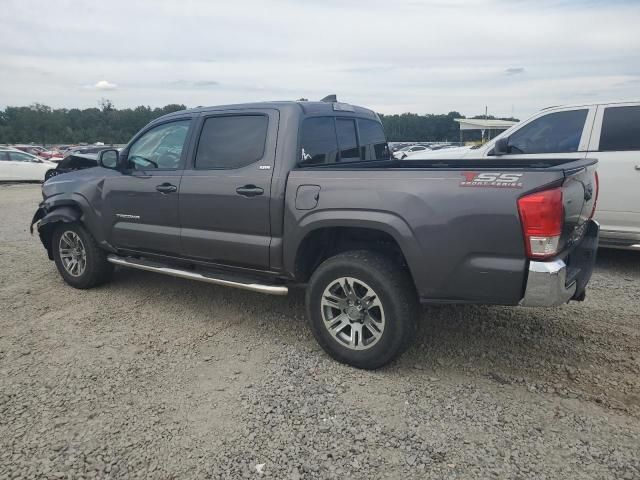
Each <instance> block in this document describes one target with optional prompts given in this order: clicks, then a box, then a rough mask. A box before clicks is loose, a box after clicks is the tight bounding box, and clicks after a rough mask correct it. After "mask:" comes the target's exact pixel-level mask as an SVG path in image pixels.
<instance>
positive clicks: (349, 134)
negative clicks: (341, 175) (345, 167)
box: [336, 118, 360, 162]
mask: <svg viewBox="0 0 640 480" xmlns="http://www.w3.org/2000/svg"><path fill="white" fill-rule="evenodd" d="M336 134H337V135H338V146H339V147H340V161H341V162H353V161H358V160H360V151H359V150H358V134H357V133H356V121H355V120H353V119H351V118H337V119H336Z"/></svg>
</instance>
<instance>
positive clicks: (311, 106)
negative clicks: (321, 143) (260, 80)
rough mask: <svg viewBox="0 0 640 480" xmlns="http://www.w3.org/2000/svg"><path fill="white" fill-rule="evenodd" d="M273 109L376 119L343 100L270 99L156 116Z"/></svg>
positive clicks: (374, 116) (374, 113)
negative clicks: (268, 100) (269, 100)
mask: <svg viewBox="0 0 640 480" xmlns="http://www.w3.org/2000/svg"><path fill="white" fill-rule="evenodd" d="M265 108H269V109H275V110H279V111H286V110H289V111H296V112H297V113H301V114H303V115H305V116H306V115H309V116H317V115H344V114H348V115H350V116H354V115H355V116H358V117H365V118H371V119H374V120H378V121H379V118H378V114H377V113H376V112H374V111H373V110H370V109H368V108H364V107H358V106H356V105H351V104H348V103H343V102H322V101H320V102H309V101H271V102H254V103H237V104H230V105H216V106H210V107H195V108H189V109H187V110H179V111H177V112H172V113H168V114H167V115H163V116H162V117H159V118H157V119H156V120H155V121H157V120H160V119H167V118H171V117H177V116H181V115H184V114H188V113H207V112H216V111H221V110H244V109H265Z"/></svg>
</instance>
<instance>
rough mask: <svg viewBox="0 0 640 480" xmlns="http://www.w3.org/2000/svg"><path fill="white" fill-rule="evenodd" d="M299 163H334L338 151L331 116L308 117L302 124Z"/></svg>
mask: <svg viewBox="0 0 640 480" xmlns="http://www.w3.org/2000/svg"><path fill="white" fill-rule="evenodd" d="M301 137H302V138H301V142H302V152H301V158H300V165H318V164H323V163H334V162H335V161H336V154H337V151H338V142H337V139H336V127H335V121H334V118H333V117H317V118H308V119H306V120H305V121H304V122H303V124H302V135H301Z"/></svg>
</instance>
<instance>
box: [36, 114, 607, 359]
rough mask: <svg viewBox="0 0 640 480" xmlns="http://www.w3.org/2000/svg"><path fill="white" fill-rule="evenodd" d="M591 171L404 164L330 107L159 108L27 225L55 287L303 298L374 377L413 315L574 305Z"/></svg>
mask: <svg viewBox="0 0 640 480" xmlns="http://www.w3.org/2000/svg"><path fill="white" fill-rule="evenodd" d="M596 163H597V161H596V160H590V159H584V158H582V159H575V160H574V159H567V158H562V159H557V160H553V159H549V158H545V159H538V160H536V159H529V160H527V161H522V160H520V161H514V160H501V159H499V158H496V159H495V160H490V161H488V160H486V159H483V160H474V161H467V160H454V161H450V162H448V161H439V160H437V161H429V160H425V161H418V162H402V161H397V160H394V159H392V158H391V157H390V154H389V149H388V146H387V142H386V139H385V136H384V132H383V129H382V125H381V123H380V119H379V118H378V116H377V115H376V114H375V113H374V112H373V111H371V110H368V109H365V108H360V107H355V106H352V105H349V104H345V103H339V102H336V101H321V102H269V103H255V104H246V105H231V106H221V107H210V108H197V109H192V110H185V111H181V112H176V113H172V114H169V115H166V116H164V117H161V118H159V119H157V120H154V121H153V122H151V123H150V124H149V125H147V126H146V127H145V128H143V129H142V130H141V131H140V132H139V133H138V134H137V135H136V136H135V137H134V138H133V139H132V140H131V142H130V143H129V144H128V145H127V146H126V147H125V148H124V149H123V150H122V151H120V152H118V151H117V150H104V151H102V152H101V153H100V155H99V166H97V167H95V168H89V169H86V170H79V171H75V172H70V173H64V174H62V175H58V176H56V177H53V178H51V179H50V180H48V181H47V182H45V183H44V185H43V187H42V192H43V198H44V200H43V202H42V203H41V204H40V206H39V208H38V210H37V212H36V213H35V215H34V217H33V221H32V227H33V225H34V224H36V225H37V229H38V232H39V234H40V238H41V240H42V243H43V244H44V247H45V248H46V251H47V253H48V255H49V258H50V259H51V260H55V264H56V266H57V268H58V271H59V272H60V274H61V275H62V277H63V278H64V280H65V281H66V282H67V283H68V284H69V285H71V286H72V287H76V288H90V287H93V286H95V285H98V284H101V283H103V282H105V281H107V280H108V279H109V278H110V277H111V273H112V271H113V267H114V265H119V266H124V267H131V268H137V269H142V270H148V271H151V272H157V273H162V274H168V275H173V276H177V277H183V278H188V279H194V280H200V281H204V282H210V283H214V284H219V285H227V286H232V287H238V288H243V289H246V290H252V291H256V292H263V293H270V294H275V295H284V294H286V293H287V292H288V289H289V288H291V287H295V286H306V305H307V316H308V319H309V324H310V327H311V330H312V332H313V334H314V335H315V337H316V339H317V341H318V342H319V343H320V345H321V346H322V347H323V348H324V349H325V350H326V351H327V352H328V353H329V354H330V355H331V356H332V357H334V358H335V359H337V360H339V361H341V362H345V363H348V364H350V365H353V366H356V367H359V368H377V367H380V366H382V365H384V364H386V363H388V362H389V361H391V360H392V359H393V358H395V357H396V356H397V355H399V354H400V353H401V352H402V351H403V350H405V349H406V348H407V346H408V345H409V344H410V342H411V340H412V339H413V338H414V336H415V331H416V327H417V317H418V305H419V303H420V302H422V303H481V304H497V305H521V306H532V307H544V306H556V305H560V304H563V303H566V302H568V301H569V300H582V299H583V298H584V295H585V287H586V284H587V282H588V281H589V278H590V276H591V272H592V269H593V265H594V262H595V252H596V248H597V244H598V225H597V223H596V222H594V221H593V220H592V216H593V212H594V209H595V204H596V198H597V188H598V187H597V175H596V172H595V171H596Z"/></svg>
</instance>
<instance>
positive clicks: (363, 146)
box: [358, 118, 390, 160]
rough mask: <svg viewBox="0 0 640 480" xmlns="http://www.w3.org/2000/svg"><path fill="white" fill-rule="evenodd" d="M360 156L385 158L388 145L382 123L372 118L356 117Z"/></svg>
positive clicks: (365, 158) (364, 158) (373, 158)
mask: <svg viewBox="0 0 640 480" xmlns="http://www.w3.org/2000/svg"><path fill="white" fill-rule="evenodd" d="M358 131H359V132H360V157H361V158H362V159H363V160H387V159H388V158H389V155H390V154H389V147H388V146H387V139H386V138H385V136H384V130H383V129H382V125H381V124H380V123H378V122H374V121H373V120H365V119H362V118H359V119H358Z"/></svg>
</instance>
